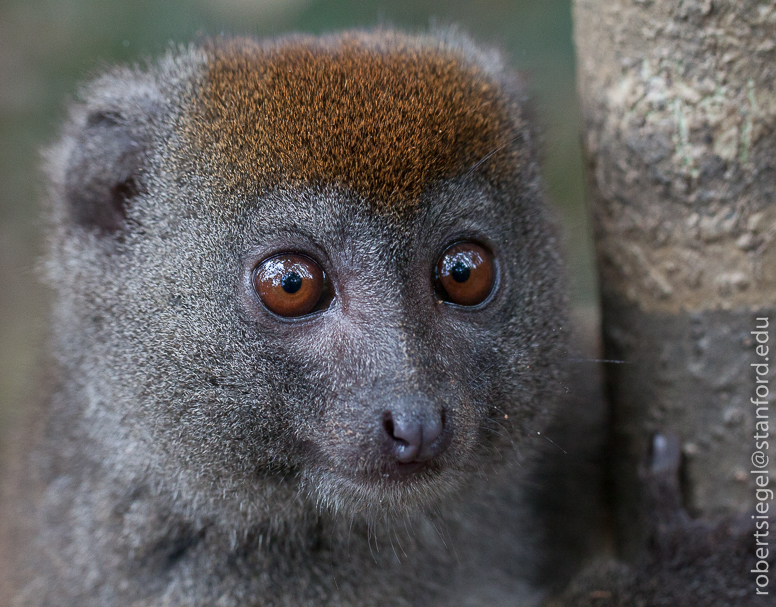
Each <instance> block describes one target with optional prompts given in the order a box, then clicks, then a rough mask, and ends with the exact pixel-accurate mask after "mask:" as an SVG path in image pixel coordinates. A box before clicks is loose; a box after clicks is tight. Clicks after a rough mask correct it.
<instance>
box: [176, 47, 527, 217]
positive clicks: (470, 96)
mask: <svg viewBox="0 0 776 607" xmlns="http://www.w3.org/2000/svg"><path fill="white" fill-rule="evenodd" d="M207 53H208V65H207V66H206V69H205V73H204V76H203V79H202V82H201V83H200V85H199V86H200V87H201V88H200V92H199V94H198V95H197V98H196V101H195V102H194V104H193V105H194V107H192V108H191V111H190V114H189V116H188V117H187V118H186V120H187V122H188V125H187V127H186V131H187V132H188V133H189V136H190V137H191V139H192V141H191V142H190V143H192V144H193V145H194V146H195V147H196V148H198V149H199V150H201V156H200V157H201V158H204V159H205V162H206V165H207V168H206V170H207V172H208V173H209V174H210V175H212V176H213V177H215V179H216V181H222V183H223V185H224V186H225V187H226V188H227V189H232V188H234V187H238V188H240V189H242V188H247V189H248V190H254V189H256V190H259V191H261V190H264V189H266V188H268V187H272V186H273V185H276V184H278V183H291V184H294V183H301V184H338V185H342V186H345V187H346V188H348V189H350V190H353V191H355V192H357V193H358V194H361V195H362V196H364V197H366V198H367V199H368V200H370V202H371V204H373V205H374V206H375V207H376V208H378V209H379V208H392V209H397V208H402V207H407V206H411V205H412V204H413V203H414V202H416V201H417V200H418V197H419V195H420V193H421V192H422V191H423V189H424V188H425V187H426V186H427V185H429V184H430V183H432V182H434V181H435V180H439V179H442V178H445V177H450V176H452V175H455V174H459V173H462V172H465V171H466V170H468V169H469V168H470V167H472V166H473V165H474V164H475V163H477V161H479V160H481V159H482V158H483V157H485V156H486V155H487V154H489V153H490V152H492V151H494V150H496V149H498V148H500V146H505V144H507V143H508V142H509V140H510V139H512V138H513V137H515V133H516V132H517V129H519V127H520V125H517V124H515V123H514V118H512V117H510V114H511V116H515V115H519V114H518V111H517V110H516V108H509V107H508V105H507V104H508V103H509V101H508V100H507V98H506V95H505V94H504V93H503V91H502V89H501V84H500V83H497V82H495V81H494V80H493V79H492V78H491V77H489V76H488V75H487V74H485V73H483V69H482V68H481V67H479V66H476V65H473V64H471V63H468V62H466V61H465V59H464V57H463V54H462V53H461V52H460V51H459V50H457V49H451V48H445V47H444V46H440V43H439V41H438V40H433V41H431V39H429V40H428V41H424V39H422V38H415V37H413V38H410V37H407V36H403V35H400V34H386V33H385V32H382V33H379V34H369V33H354V34H348V35H345V36H342V37H337V38H329V39H327V38H323V39H319V38H305V37H296V38H293V37H292V38H286V39H284V40H283V41H281V42H279V43H275V44H269V45H268V44H260V43H258V42H256V41H253V40H249V39H233V40H226V41H224V40H221V41H219V42H217V43H215V44H213V45H212V46H211V47H210V48H209V49H208V50H207ZM505 147H508V146H505ZM514 154H515V152H513V151H511V150H510V151H507V150H506V149H505V151H504V152H503V153H500V154H497V155H495V156H494V158H493V159H492V160H490V161H489V162H488V163H487V167H486V172H488V173H491V174H493V173H497V172H499V170H500V169H501V170H503V169H504V168H505V167H504V164H503V163H509V164H510V165H512V166H514V163H515V162H518V161H519V160H518V159H517V158H514Z"/></svg>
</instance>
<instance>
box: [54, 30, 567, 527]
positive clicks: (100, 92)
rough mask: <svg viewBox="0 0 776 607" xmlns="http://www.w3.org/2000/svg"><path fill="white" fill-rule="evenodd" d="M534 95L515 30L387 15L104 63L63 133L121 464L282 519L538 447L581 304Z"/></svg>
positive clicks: (105, 407)
mask: <svg viewBox="0 0 776 607" xmlns="http://www.w3.org/2000/svg"><path fill="white" fill-rule="evenodd" d="M523 102H524V101H523V93H522V92H521V90H520V87H519V86H518V84H517V81H516V79H515V78H514V76H512V75H511V74H509V73H508V72H505V71H504V69H503V67H502V65H501V63H500V60H499V58H498V57H497V56H496V55H495V54H493V53H485V52H483V51H481V50H478V49H477V48H475V47H474V46H473V45H472V44H471V43H470V42H468V41H467V40H466V39H462V38H461V37H460V36H453V35H443V36H441V37H435V36H428V35H421V36H406V35H401V34H397V33H393V32H386V31H378V32H373V33H362V32H357V33H346V34H342V35H337V36H330V37H324V38H311V37H287V38H281V39H278V40H275V41H272V42H268V43H259V42H256V41H253V40H250V39H242V38H240V39H230V40H216V41H210V42H207V43H205V44H203V45H201V46H197V47H191V48H189V49H186V50H181V51H179V52H176V53H172V54H170V55H169V56H167V57H166V58H165V59H163V60H162V61H161V62H160V63H159V64H157V65H155V66H153V67H151V68H149V69H147V70H145V71H142V70H137V69H136V70H129V69H125V70H119V71H116V72H113V73H110V74H108V75H106V76H104V77H102V78H101V79H98V80H97V81H96V82H94V83H92V84H91V85H90V87H89V88H88V89H87V91H86V93H85V95H84V101H83V103H81V104H80V105H78V106H76V107H75V108H74V110H73V114H72V119H71V122H70V126H69V127H68V129H67V130H66V133H65V136H64V137H63V139H62V141H61V143H60V144H59V145H58V146H57V147H56V148H54V149H53V151H52V153H51V154H50V158H51V162H50V165H51V167H50V173H51V175H52V184H53V185H52V199H53V202H54V204H53V217H54V222H53V223H54V225H55V230H53V234H52V239H51V240H52V249H51V250H52V253H51V255H50V261H49V271H50V276H51V278H52V281H54V282H55V284H56V287H57V289H58V291H59V300H58V305H57V308H56V310H57V312H56V317H57V318H58V319H59V320H60V323H59V326H58V328H57V340H58V347H57V351H58V353H59V356H60V359H61V362H62V365H63V366H64V368H65V370H66V372H67V373H66V375H67V376H68V377H70V379H69V380H68V381H69V384H70V388H71V389H72V390H76V391H78V392H79V394H81V395H82V398H81V402H82V403H83V409H82V410H81V411H79V412H78V414H79V415H81V416H82V417H83V419H84V424H83V427H84V428H86V429H87V432H86V433H87V435H88V436H89V440H94V441H97V442H98V443H99V444H101V445H103V446H104V447H105V449H104V450H103V453H105V454H106V455H105V457H106V461H105V465H106V466H107V467H108V468H109V469H110V470H112V471H113V472H115V474H116V475H117V476H122V475H124V476H126V478H127V479H131V481H128V482H147V483H148V484H149V485H153V486H155V487H156V488H157V490H158V491H159V492H160V493H161V494H163V495H168V496H170V500H171V502H172V503H174V504H177V505H179V506H180V507H181V508H183V509H186V510H189V511H196V512H197V513H200V514H202V515H203V516H212V517H219V516H220V517H222V518H223V519H224V520H226V518H228V517H229V516H232V515H234V516H235V517H238V518H239V517H243V518H246V517H247V519H248V520H259V519H260V518H262V517H266V516H268V515H269V516H277V517H282V516H284V515H283V512H284V511H289V512H290V511H294V508H297V506H298V505H299V504H301V503H303V502H305V501H308V500H309V499H312V500H314V501H317V502H318V503H319V504H324V505H326V506H328V507H331V508H332V509H335V510H339V511H345V512H350V513H355V512H367V513H372V514H376V513H406V512H408V511H413V510H416V509H418V508H423V507H425V506H429V505H432V504H434V503H435V502H438V500H441V499H444V498H445V496H448V495H449V494H450V493H451V492H453V491H455V490H457V489H459V488H461V487H463V486H465V485H466V484H467V482H468V480H469V479H470V477H472V476H477V475H480V474H481V471H483V470H490V469H492V468H493V467H498V466H499V465H501V464H502V463H503V462H505V461H508V460H512V459H515V458H518V459H519V457H520V456H521V455H522V454H523V453H524V451H525V450H526V449H527V445H528V443H529V442H530V441H527V440H525V439H526V436H527V435H528V433H529V429H530V430H534V431H535V430H536V429H541V428H543V426H544V424H545V422H546V420H547V418H548V413H549V412H550V411H551V409H552V399H551V397H549V396H548V394H547V393H548V392H549V391H551V390H550V384H551V383H552V382H553V376H554V365H553V362H552V361H553V355H554V354H553V353H554V351H555V350H556V349H557V337H558V336H559V334H560V332H561V327H562V324H563V318H562V313H563V311H562V309H563V296H562V290H563V289H562V286H561V285H560V284H559V283H560V282H561V280H560V279H561V270H560V264H559V261H558V253H557V249H558V245H557V243H556V241H555V240H554V237H553V235H552V229H551V227H550V226H549V222H548V219H547V213H546V210H545V209H544V207H543V201H542V196H541V191H540V184H539V182H538V170H537V166H536V162H535V159H534V152H533V150H532V146H533V142H532V136H533V135H532V125H531V124H530V122H529V120H528V118H527V117H526V114H525V109H524V106H523ZM70 352H79V353H82V354H81V355H79V356H78V357H74V356H72V355H71V354H69V353H70ZM285 502H287V504H286V505H287V510H284V509H283V508H285V506H284V507H283V508H280V507H279V506H278V504H281V505H282V504H284V503H285ZM295 504H296V505H295Z"/></svg>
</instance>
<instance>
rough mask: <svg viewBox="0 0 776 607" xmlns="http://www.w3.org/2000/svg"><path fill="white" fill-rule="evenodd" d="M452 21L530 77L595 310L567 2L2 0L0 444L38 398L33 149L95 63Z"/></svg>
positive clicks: (588, 305)
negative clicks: (237, 40)
mask: <svg viewBox="0 0 776 607" xmlns="http://www.w3.org/2000/svg"><path fill="white" fill-rule="evenodd" d="M432 23H437V24H448V23H454V24H457V25H460V26H461V28H462V29H463V30H465V31H467V32H468V33H469V34H470V35H472V36H473V37H474V39H475V40H478V41H481V42H485V43H489V44H496V45H498V46H500V47H501V48H503V49H504V50H505V51H506V53H507V56H508V57H509V59H510V60H511V63H512V64H513V65H514V66H515V67H516V68H517V69H519V70H521V71H522V72H524V74H525V76H526V78H527V81H528V83H529V86H530V90H531V91H532V93H533V97H534V104H535V108H536V110H537V114H538V116H539V118H540V120H541V122H542V125H543V128H544V133H545V141H544V175H545V179H546V182H547V189H548V192H549V195H550V198H551V201H552V203H553V204H554V205H555V206H556V207H557V208H558V209H559V210H560V213H561V216H562V218H563V221H564V224H565V228H566V236H567V238H566V244H567V249H568V251H567V257H568V260H569V274H570V276H571V279H572V299H573V303H574V305H575V307H576V309H577V310H590V309H592V308H593V306H594V302H595V296H594V288H593V271H592V256H591V253H590V239H589V236H588V223H587V219H586V215H585V210H584V182H583V170H582V160H581V152H580V145H579V109H578V106H577V101H576V94H575V84H574V56H573V47H572V41H571V8H570V0H511V1H510V0H480V1H465V0H392V1H389V0H347V1H342V0H167V1H158V0H133V1H132V2H129V1H118V0H116V1H109V0H108V1H106V0H0V440H1V437H2V435H3V432H4V431H7V429H8V427H9V423H10V422H11V421H12V419H13V418H15V417H16V416H18V413H19V411H20V410H21V408H22V407H23V406H24V404H25V403H27V402H29V401H30V399H32V398H35V388H36V386H37V384H38V383H39V377H40V370H39V369H40V362H41V361H42V360H43V357H44V347H45V340H46V315H47V305H48V302H47V298H48V296H49V294H48V292H47V290H46V288H45V286H43V285H42V284H40V282H39V280H38V276H39V272H38V271H37V269H36V266H37V264H38V259H39V256H40V253H41V237H40V221H39V202H38V200H39V198H40V194H41V190H42V179H41V177H40V172H39V167H40V149H41V147H42V146H44V145H45V144H46V143H47V142H50V141H52V140H53V139H54V138H55V137H56V133H57V128H58V124H59V122H60V121H61V120H62V118H63V116H64V115H65V108H66V103H67V100H68V99H71V98H73V96H74V95H75V92H76V90H77V84H78V82H80V81H83V80H84V79H88V78H89V77H90V76H91V75H93V74H95V73H96V72H98V71H99V70H100V68H101V66H104V65H106V64H111V63H116V62H125V63H126V62H133V61H137V60H143V59H144V58H146V57H152V56H155V55H158V54H160V53H162V52H164V50H165V49H166V48H167V47H168V46H169V45H171V44H176V43H181V42H187V41H189V40H191V39H193V38H197V37H201V36H203V35H207V34H219V33H241V34H252V35H256V36H266V35H276V34H280V33H284V32H288V31H301V32H312V33H321V32H328V31H332V30H338V29H342V28H348V27H370V26H374V25H377V24H382V25H386V24H387V25H395V26H397V27H401V28H405V29H409V30H419V29H420V30H422V29H426V28H428V27H429V25H430V24H432Z"/></svg>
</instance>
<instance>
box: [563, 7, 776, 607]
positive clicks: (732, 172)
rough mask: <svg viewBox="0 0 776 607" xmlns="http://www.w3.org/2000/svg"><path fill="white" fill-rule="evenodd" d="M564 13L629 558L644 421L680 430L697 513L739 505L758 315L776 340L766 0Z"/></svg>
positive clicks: (645, 529)
mask: <svg viewBox="0 0 776 607" xmlns="http://www.w3.org/2000/svg"><path fill="white" fill-rule="evenodd" d="M574 19H575V42H576V48H577V55H578V84H579V91H580V95H581V101H582V111H583V119H584V139H583V141H584V147H585V150H586V153H587V157H588V162H589V165H588V169H589V178H590V184H591V196H592V214H593V221H594V229H595V239H596V247H597V257H598V264H599V273H600V281H601V294H602V306H603V310H602V312H603V319H602V322H603V331H604V343H605V349H606V356H607V358H613V359H617V360H622V361H625V362H624V363H623V364H610V365H608V368H607V381H608V385H609V396H610V401H611V405H612V420H613V427H612V445H613V451H612V454H613V466H612V475H613V481H614V483H613V486H614V492H613V498H614V504H615V511H616V515H617V516H616V526H617V536H618V539H619V548H620V550H621V552H620V554H621V555H624V556H625V557H626V558H629V559H631V561H635V560H639V558H641V557H643V554H644V551H645V550H646V545H647V543H648V541H653V540H654V535H652V536H651V535H650V533H651V531H650V529H652V528H653V527H651V525H652V522H651V521H652V518H651V515H652V513H651V512H649V508H650V507H651V504H652V502H651V500H650V496H649V487H647V486H646V485H648V484H649V483H645V481H644V476H643V475H641V476H640V475H639V466H640V465H642V464H643V462H644V461H645V457H646V456H647V454H648V452H649V450H650V444H651V442H652V437H653V436H654V434H655V432H661V433H663V434H664V435H666V436H669V437H674V436H675V437H677V438H678V440H679V445H680V447H681V452H682V458H681V462H682V465H681V475H680V478H681V486H680V494H681V507H682V508H683V509H684V510H685V511H686V512H687V513H689V515H690V516H691V517H692V519H693V520H694V521H699V522H707V523H709V524H710V525H715V524H719V523H720V521H723V520H726V521H732V520H733V519H736V520H741V519H743V518H745V519H746V520H747V521H748V520H749V515H751V514H753V508H754V505H755V489H756V487H755V475H753V474H751V473H750V470H752V464H751V463H750V457H751V456H752V453H753V452H754V451H755V449H756V448H755V439H754V437H753V435H754V434H755V422H756V407H755V405H754V404H752V403H751V401H750V398H752V397H753V396H754V395H755V387H756V383H755V382H756V375H755V369H754V368H753V367H751V366H750V365H751V364H752V363H754V362H765V361H761V360H758V357H757V356H756V353H755V348H756V346H757V345H758V344H757V342H756V341H755V337H756V336H755V335H753V334H752V333H751V332H752V331H754V330H755V328H756V320H755V319H756V318H767V319H769V321H770V326H769V329H768V330H769V334H768V337H769V346H770V351H771V354H773V353H774V352H776V349H775V348H776V339H774V338H775V337H776V333H775V332H774V326H776V244H774V239H775V238H776V2H773V1H768V2H762V1H760V2H757V1H754V0H575V2H574ZM774 370H776V364H771V365H770V368H769V372H768V374H767V378H768V380H769V382H770V395H771V396H772V395H773V393H774V391H776V381H775V380H774V373H773V372H774ZM762 413H763V412H762V411H761V414H762ZM769 413H770V416H771V417H773V407H771V409H770V411H769ZM771 428H773V425H772V424H771ZM770 455H771V464H770V467H769V468H768V470H769V472H770V474H771V479H772V483H771V487H773V481H776V467H775V466H774V463H773V462H774V461H776V460H775V458H774V457H773V456H774V455H776V442H774V441H771V452H770ZM770 508H771V511H773V510H774V508H776V503H773V502H771V506H770ZM773 520H774V521H776V518H774V519H773ZM771 527H772V533H771V535H772V536H773V532H774V529H776V522H775V523H774V524H772V525H771ZM746 536H747V537H750V536H749V531H747V532H746ZM742 537H743V535H742ZM771 547H772V548H774V547H776V544H772V546H771ZM709 550H714V548H713V547H710V548H709ZM754 550H755V546H754V540H753V539H752V541H751V549H750V553H751V554H750V555H748V556H746V557H742V558H743V559H744V560H746V559H747V558H749V557H751V559H752V561H754ZM642 560H643V558H642ZM740 574H741V576H745V575H746V574H745V572H744V571H741V572H740ZM772 577H773V575H772ZM752 578H753V576H752ZM771 590H772V593H773V592H776V590H774V589H773V588H771ZM654 604H657V603H654ZM677 604H678V603H677ZM731 604H732V603H731ZM751 604H754V603H751Z"/></svg>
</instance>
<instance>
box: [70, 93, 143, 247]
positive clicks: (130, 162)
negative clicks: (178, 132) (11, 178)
mask: <svg viewBox="0 0 776 607" xmlns="http://www.w3.org/2000/svg"><path fill="white" fill-rule="evenodd" d="M122 106H124V107H122ZM152 107H153V103H151V102H150V101H149V100H148V99H147V98H146V99H142V100H137V99H134V100H123V102H121V101H119V102H114V103H110V102H109V103H106V104H105V106H103V107H101V108H100V107H96V108H95V107H92V108H84V112H83V113H82V114H81V115H80V117H79V118H80V119H78V120H76V124H75V125H74V126H75V133H74V134H73V141H72V145H71V146H70V154H69V157H68V159H67V166H66V170H65V179H64V186H65V199H66V202H67V205H68V207H69V210H70V213H71V217H72V219H73V221H74V222H75V223H76V224H78V225H82V226H85V227H89V228H94V229H96V230H97V231H99V232H100V233H103V234H113V233H115V232H118V231H121V230H124V229H126V227H127V221H126V219H127V211H128V209H129V208H130V206H131V205H132V201H133V199H135V198H136V197H137V196H139V195H141V194H143V193H144V192H145V191H146V188H145V184H144V182H143V177H144V166H145V164H146V162H147V160H148V159H147V154H148V150H149V149H150V140H149V137H148V136H147V135H146V133H147V132H148V130H147V129H146V128H144V126H145V125H146V124H148V118H149V116H148V115H146V112H150V111H151V109H152ZM106 108H110V109H106Z"/></svg>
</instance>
